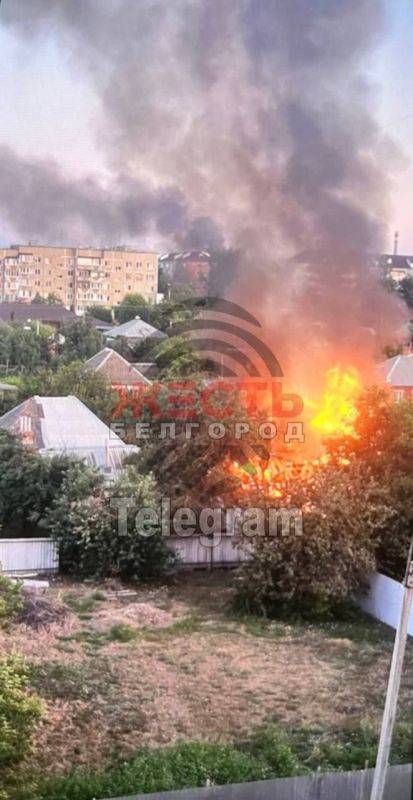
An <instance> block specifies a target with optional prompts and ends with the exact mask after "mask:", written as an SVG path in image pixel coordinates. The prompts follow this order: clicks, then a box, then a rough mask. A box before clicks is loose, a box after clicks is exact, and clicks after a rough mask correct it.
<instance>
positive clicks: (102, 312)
mask: <svg viewBox="0 0 413 800" xmlns="http://www.w3.org/2000/svg"><path fill="white" fill-rule="evenodd" d="M86 311H87V315H88V316H89V317H92V319H100V320H102V322H109V323H112V321H113V320H112V309H111V308H110V307H109V306H97V305H96V306H88V308H87V309H86Z"/></svg>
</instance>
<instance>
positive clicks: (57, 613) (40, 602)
mask: <svg viewBox="0 0 413 800" xmlns="http://www.w3.org/2000/svg"><path fill="white" fill-rule="evenodd" d="M68 613H69V612H68V609H67V608H65V606H63V605H61V604H60V603H58V602H57V601H56V600H50V599H48V598H46V597H45V596H44V595H42V594H39V593H38V592H36V591H27V590H26V591H24V592H23V608H22V610H21V612H20V613H19V615H18V617H17V619H16V622H17V623H18V624H23V625H27V627H28V628H33V629H34V630H39V628H48V627H49V625H51V624H52V623H54V622H62V621H63V620H64V619H65V617H66V616H67V614H68Z"/></svg>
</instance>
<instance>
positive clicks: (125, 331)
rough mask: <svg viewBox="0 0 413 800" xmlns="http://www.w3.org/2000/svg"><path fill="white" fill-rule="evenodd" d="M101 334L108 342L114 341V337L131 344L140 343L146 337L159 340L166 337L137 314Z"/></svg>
mask: <svg viewBox="0 0 413 800" xmlns="http://www.w3.org/2000/svg"><path fill="white" fill-rule="evenodd" d="M103 335H104V337H105V339H106V340H107V342H108V343H110V342H114V341H116V339H119V340H120V339H125V340H126V341H127V343H128V344H130V345H132V346H134V345H136V344H141V343H142V342H144V341H146V340H147V339H153V340H154V341H157V340H159V341H161V340H162V339H167V338H168V337H167V335H166V333H163V332H162V331H159V330H158V329H157V328H154V327H153V325H150V324H149V322H145V321H144V320H143V319H141V317H139V316H137V317H135V318H134V319H131V320H129V322H124V323H123V324H122V325H116V326H115V327H113V328H110V329H109V330H108V331H105V332H104V334H103Z"/></svg>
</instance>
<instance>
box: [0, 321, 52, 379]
mask: <svg viewBox="0 0 413 800" xmlns="http://www.w3.org/2000/svg"><path fill="white" fill-rule="evenodd" d="M54 341H55V332H54V330H53V328H51V327H49V326H48V325H38V324H37V323H36V322H31V323H29V322H26V323H25V324H24V325H20V324H17V323H12V324H10V325H4V324H2V325H1V327H0V364H3V365H6V364H7V365H8V367H17V369H18V370H19V371H20V370H24V371H26V370H32V369H35V368H36V367H38V366H40V365H41V364H48V363H49V362H50V361H51V359H52V355H53V345H54Z"/></svg>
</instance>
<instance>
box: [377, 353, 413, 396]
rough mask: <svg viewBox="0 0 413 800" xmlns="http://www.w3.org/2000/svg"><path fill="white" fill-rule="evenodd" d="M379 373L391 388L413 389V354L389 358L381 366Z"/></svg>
mask: <svg viewBox="0 0 413 800" xmlns="http://www.w3.org/2000/svg"><path fill="white" fill-rule="evenodd" d="M379 373H380V375H381V377H382V379H383V380H385V381H386V383H388V384H389V385H390V386H393V387H400V388H413V353H411V354H410V355H407V356H403V355H400V356H393V358H388V359H387V361H383V363H381V364H379Z"/></svg>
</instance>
